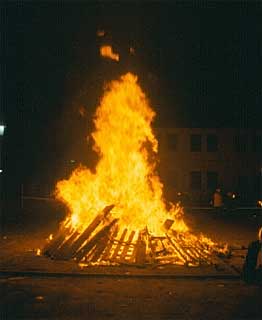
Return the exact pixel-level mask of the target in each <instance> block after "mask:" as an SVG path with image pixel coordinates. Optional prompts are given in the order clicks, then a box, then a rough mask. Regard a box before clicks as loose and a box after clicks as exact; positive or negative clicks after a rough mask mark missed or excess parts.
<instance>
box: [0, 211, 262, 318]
mask: <svg viewBox="0 0 262 320" xmlns="http://www.w3.org/2000/svg"><path fill="white" fill-rule="evenodd" d="M30 219H31V222H32V221H36V220H38V221H39V224H38V225H37V228H33V227H32V224H33V225H34V223H32V224H31V226H29V225H30V224H28V223H26V222H25V225H21V224H20V228H18V227H17V226H19V224H16V226H15V227H13V228H5V230H4V232H2V235H1V241H0V249H1V253H0V263H1V264H0V268H1V273H0V275H1V277H0V287H1V313H0V319H1V320H2V319H3V320H7V319H12V320H13V319H28V320H29V319H172V320H173V319H216V320H225V319H235V320H241V319H252V320H258V319H261V316H262V305H261V296H262V287H260V286H255V285H247V284H245V283H244V282H243V281H242V280H241V277H240V275H239V274H238V273H237V272H234V270H233V269H232V273H228V274H224V273H223V272H222V273H219V272H216V273H215V272H213V273H212V274H211V273H210V271H205V272H196V271H194V272H191V271H190V272H187V273H186V274H185V273H182V276H181V274H179V273H176V275H177V276H175V274H174V273H173V274H172V272H171V271H170V270H169V269H168V268H166V269H165V268H163V269H162V270H161V271H160V274H159V273H157V272H153V273H152V272H151V271H152V270H150V271H148V272H147V271H145V270H139V269H137V268H136V269H128V271H127V270H124V272H122V276H118V275H117V272H114V274H110V272H109V274H108V273H107V274H106V275H105V276H104V275H103V274H101V272H100V273H99V272H98V273H97V274H96V272H95V271H96V270H94V272H93V273H92V274H91V275H89V276H82V274H81V272H80V274H78V270H77V269H76V267H74V266H73V265H72V264H70V265H68V264H63V263H62V262H61V263H58V262H56V261H49V262H48V263H47V262H45V264H46V265H47V267H45V268H46V269H43V263H44V261H47V260H43V259H46V258H43V257H35V250H36V249H37V248H38V247H41V246H43V243H44V239H45V238H46V237H47V236H48V234H49V233H50V232H53V231H55V229H56V227H57V224H56V223H55V222H54V221H52V223H51V222H50V223H47V220H48V219H47V220H46V218H43V219H42V220H43V221H40V220H39V219H36V220H35V219H34V217H31V218H30ZM24 220H25V221H26V219H24ZM186 221H187V223H188V224H189V226H190V227H191V228H192V229H193V230H194V231H195V232H197V233H198V232H203V233H204V234H206V235H208V236H210V237H212V239H214V240H215V241H222V242H228V243H229V244H230V245H233V246H235V247H237V248H242V247H246V246H247V245H248V243H249V242H250V241H252V240H255V239H256V233H257V229H258V226H259V225H262V215H261V213H259V212H257V213H254V212H253V211H250V212H235V213H232V214H231V213H230V214H223V215H220V216H217V215H214V214H213V213H212V212H210V211H206V212H189V211H188V212H187V213H186ZM17 229H19V230H17ZM241 252H242V251H241ZM32 257H34V258H32ZM37 259H38V260H37ZM241 259H242V260H241ZM232 261H233V264H234V263H235V261H237V263H238V264H239V263H242V261H243V256H241V257H240V256H239V257H236V260H234V259H233V260H232ZM232 261H231V262H230V263H229V264H231V263H232ZM29 266H30V267H29ZM39 266H40V269H39ZM238 267H239V266H238ZM37 268H38V269H37ZM41 268H42V269H41ZM74 268H75V269H74ZM39 270H40V272H38V271H39ZM59 270H62V271H63V272H60V273H59V272H58V271H59ZM70 270H73V274H72V275H70ZM8 271H9V273H8ZM10 271H12V272H13V273H12V272H10ZM21 271H23V272H21ZM46 271H48V272H46ZM52 271H55V272H53V273H52ZM122 271H123V270H122ZM19 272H20V273H19ZM56 272H57V273H56ZM170 272H171V273H170ZM150 273H152V276H151V277H148V275H149V274H150ZM190 273H191V275H193V276H192V277H189V275H190ZM224 275H225V276H224Z"/></svg>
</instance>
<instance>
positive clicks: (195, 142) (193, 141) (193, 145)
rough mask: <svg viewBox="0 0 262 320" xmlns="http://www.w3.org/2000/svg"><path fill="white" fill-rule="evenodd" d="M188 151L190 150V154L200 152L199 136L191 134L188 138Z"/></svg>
mask: <svg viewBox="0 0 262 320" xmlns="http://www.w3.org/2000/svg"><path fill="white" fill-rule="evenodd" d="M190 150H191V152H199V151H201V134H191V136H190Z"/></svg>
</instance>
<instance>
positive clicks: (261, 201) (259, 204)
mask: <svg viewBox="0 0 262 320" xmlns="http://www.w3.org/2000/svg"><path fill="white" fill-rule="evenodd" d="M257 206H258V207H260V208H262V200H258V202H257Z"/></svg>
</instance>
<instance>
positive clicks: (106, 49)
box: [100, 46, 119, 61]
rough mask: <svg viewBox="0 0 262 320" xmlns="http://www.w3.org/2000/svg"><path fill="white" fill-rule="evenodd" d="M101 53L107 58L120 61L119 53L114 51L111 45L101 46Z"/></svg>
mask: <svg viewBox="0 0 262 320" xmlns="http://www.w3.org/2000/svg"><path fill="white" fill-rule="evenodd" d="M100 55H101V56H102V57H105V58H109V59H112V60H115V61H119V54H117V53H114V52H113V49H112V47H111V46H102V47H100Z"/></svg>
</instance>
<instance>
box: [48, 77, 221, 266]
mask: <svg viewBox="0 0 262 320" xmlns="http://www.w3.org/2000/svg"><path fill="white" fill-rule="evenodd" d="M154 117H155V112H154V111H153V110H152V109H151V107H150V106H149V102H148V100H147V99H146V96H145V94H144V93H143V91H142V90H141V88H140V86H139V85H138V83H137V77H136V76H135V75H133V74H131V73H127V74H125V75H123V76H122V77H121V78H120V79H119V80H116V81H112V82H111V83H110V84H109V85H108V86H107V88H106V90H105V93H104V95H103V97H102V99H101V101H100V105H99V106H98V108H97V110H96V113H95V116H94V123H95V132H93V134H92V137H93V139H94V147H93V148H94V150H95V151H96V152H97V153H98V155H99V161H98V163H97V166H96V170H95V172H92V171H91V170H90V169H88V168H86V167H84V166H81V167H79V168H77V169H76V170H75V171H74V172H73V173H72V174H71V176H70V177H69V179H68V180H62V181H59V182H58V183H57V188H56V197H57V199H59V200H61V201H62V202H64V203H65V204H66V205H67V207H68V209H69V213H68V216H67V218H66V220H65V221H64V222H63V223H62V225H61V227H60V230H59V232H58V234H57V235H56V236H55V237H54V239H52V240H50V241H49V243H48V244H47V246H46V248H45V249H44V253H45V254H46V255H48V256H51V257H52V258H54V259H74V260H76V261H77V262H79V263H85V264H87V265H88V264H101V265H103V264H122V263H123V264H143V265H144V264H147V263H148V264H154V263H170V264H177V265H189V266H199V265H201V264H212V262H213V261H214V259H215V258H214V257H215V256H216V253H222V252H225V250H226V248H224V247H221V246H219V245H217V244H215V243H214V242H212V241H211V240H210V239H208V238H206V237H205V236H203V235H200V236H197V235H194V234H193V233H192V232H191V231H190V230H189V228H188V227H187V225H186V224H185V222H184V220H183V209H182V208H181V207H180V206H179V205H178V204H173V203H166V201H165V200H164V197H163V185H162V183H161V181H160V178H159V176H158V174H157V171H156V165H157V160H158V159H157V151H158V142H157V140H156V138H155V136H154V133H153V130H152V127H151V125H152V121H153V119H154ZM83 152H84V151H83Z"/></svg>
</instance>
